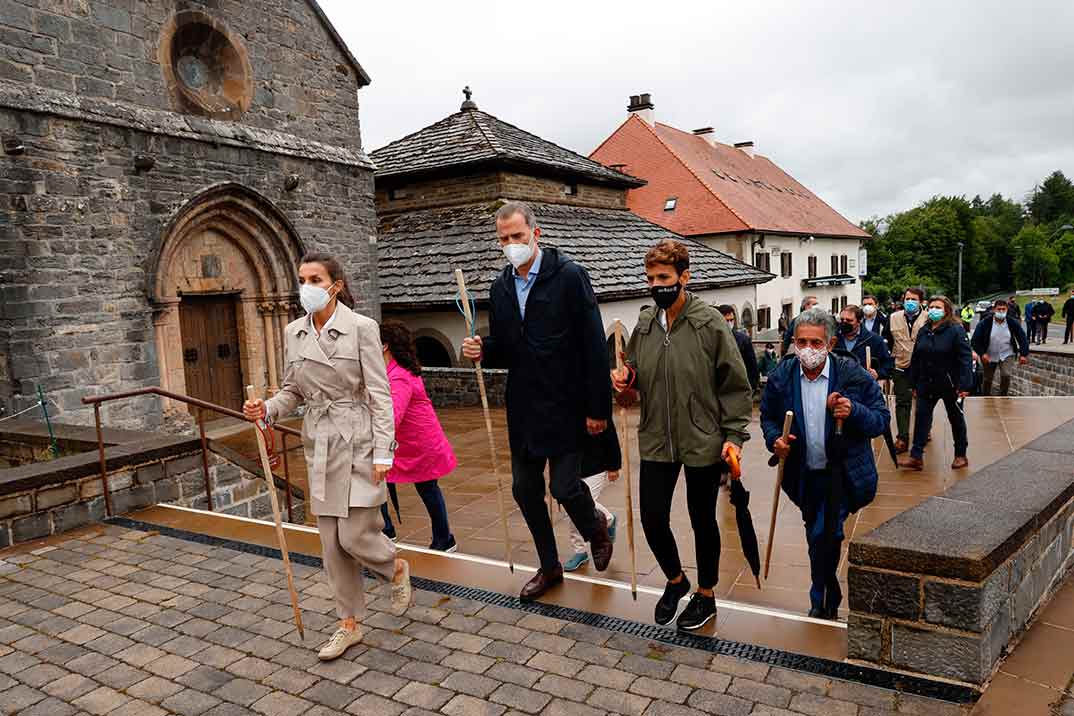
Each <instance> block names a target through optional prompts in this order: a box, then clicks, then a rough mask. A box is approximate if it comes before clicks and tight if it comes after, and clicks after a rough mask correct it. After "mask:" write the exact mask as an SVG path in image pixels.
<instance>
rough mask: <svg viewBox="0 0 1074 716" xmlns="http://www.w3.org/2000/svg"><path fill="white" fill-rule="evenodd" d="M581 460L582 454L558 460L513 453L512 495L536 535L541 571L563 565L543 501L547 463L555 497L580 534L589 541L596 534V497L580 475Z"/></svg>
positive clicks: (570, 455)
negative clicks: (560, 563)
mask: <svg viewBox="0 0 1074 716" xmlns="http://www.w3.org/2000/svg"><path fill="white" fill-rule="evenodd" d="M581 458H582V455H581V453H579V452H571V453H567V454H566V455H557V456H555V457H536V456H533V455H528V454H524V453H523V454H519V453H512V454H511V477H512V482H511V492H512V493H513V494H514V496H515V502H516V503H517V504H518V508H519V509H520V510H521V511H522V517H523V518H525V520H526V526H528V527H529V528H530V534H531V535H533V545H534V547H536V548H537V556H538V558H539V559H540V560H541V569H543V570H545V571H546V572H547V571H550V570H552V569H555V568H557V567H559V566H560V565H559V551H558V550H557V549H556V535H555V532H553V530H552V518H551V517H549V515H548V506H547V505H546V504H545V501H544V466H545V463H548V472H549V475H550V480H549V488H550V490H551V491H552V497H554V498H555V499H556V501H557V502H559V504H561V505H563V509H564V510H566V511H567V516H568V517H570V518H571V522H573V523H574V526H575V527H577V528H578V532H579V534H581V535H582V537H583V538H584V539H585V541H586V542H589V541H591V540H592V538H593V536H594V534H595V533H596V531H597V514H596V509H597V508H596V506H595V505H594V504H593V495H592V494H591V493H590V492H589V488H588V487H586V486H585V483H584V482H582V478H581V476H580V475H579V471H580V470H581V469H582V465H581Z"/></svg>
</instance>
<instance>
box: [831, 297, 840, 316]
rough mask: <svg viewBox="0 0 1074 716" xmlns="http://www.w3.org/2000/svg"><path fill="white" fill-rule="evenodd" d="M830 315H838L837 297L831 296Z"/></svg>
mask: <svg viewBox="0 0 1074 716" xmlns="http://www.w3.org/2000/svg"><path fill="white" fill-rule="evenodd" d="M832 315H833V316H838V315H839V299H838V298H833V299H832Z"/></svg>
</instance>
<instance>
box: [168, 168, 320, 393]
mask: <svg viewBox="0 0 1074 716" xmlns="http://www.w3.org/2000/svg"><path fill="white" fill-rule="evenodd" d="M302 253H303V248H302V243H301V241H300V239H299V237H298V234H297V232H296V231H295V230H294V227H293V226H292V225H291V223H290V222H289V221H288V220H287V219H286V217H284V215H283V214H282V213H281V212H280V210H279V209H277V208H276V207H275V206H274V205H273V204H272V202H270V201H269V200H268V199H266V198H265V197H263V196H261V195H260V194H258V193H257V192H255V191H253V190H252V189H249V188H247V187H244V186H242V185H240V184H234V183H226V184H219V185H216V186H213V187H210V188H208V189H206V190H205V191H203V192H201V193H200V194H198V195H197V196H195V197H194V198H192V199H190V200H189V201H187V202H186V203H185V204H184V205H183V206H181V207H180V208H179V210H178V211H177V212H176V214H175V217H174V218H173V219H172V220H171V222H169V224H168V225H167V226H166V227H165V230H164V233H163V235H162V237H161V242H160V246H159V251H158V252H157V255H156V258H155V261H154V267H153V270H152V271H151V272H150V286H149V287H148V289H149V296H150V300H151V301H152V303H153V305H154V309H155V315H154V325H155V327H156V344H157V356H158V360H159V361H160V374H161V384H162V387H164V388H165V389H167V390H172V391H174V392H177V393H182V394H189V391H188V386H187V378H186V370H185V367H184V358H189V357H190V356H184V351H183V345H184V335H183V332H182V331H183V328H182V326H183V322H182V321H181V317H180V307H181V306H183V305H184V304H183V299H184V297H187V298H189V299H190V300H188V301H187V304H190V303H191V301H193V300H195V299H196V300H201V301H205V300H211V298H212V297H218V298H219V299H220V300H221V301H223V302H224V303H225V304H226V305H232V304H233V305H234V308H235V318H236V324H237V326H236V328H237V333H238V350H239V362H240V364H241V373H242V382H243V384H244V385H246V384H252V385H254V386H255V387H257V388H258V389H259V391H261V392H262V393H264V392H265V391H267V392H269V393H272V392H275V391H276V390H278V389H279V382H280V377H281V376H282V375H283V355H282V336H283V329H284V327H285V326H286V325H287V323H288V322H290V321H291V320H292V319H293V318H295V317H297V316H298V315H299V308H298V298H297V294H298V285H297V279H296V267H297V265H298V261H299V259H300V258H301V256H302ZM190 320H191V319H190V316H189V314H188V315H187V318H186V321H187V323H186V325H187V326H188V328H189V326H190ZM186 338H188V339H189V336H187V337H186ZM188 342H189V341H188ZM165 407H166V409H175V408H179V409H181V407H180V406H172V405H167V404H166V405H165Z"/></svg>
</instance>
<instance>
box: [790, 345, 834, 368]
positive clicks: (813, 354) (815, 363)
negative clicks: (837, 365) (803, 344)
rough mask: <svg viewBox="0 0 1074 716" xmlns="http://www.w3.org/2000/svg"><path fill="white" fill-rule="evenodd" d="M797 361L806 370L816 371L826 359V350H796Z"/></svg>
mask: <svg viewBox="0 0 1074 716" xmlns="http://www.w3.org/2000/svg"><path fill="white" fill-rule="evenodd" d="M796 350H797V352H798V360H800V361H802V366H803V367H804V368H805V369H806V370H816V369H817V368H820V367H821V366H822V365H824V361H826V360H827V359H828V349H827V348H798V349H796Z"/></svg>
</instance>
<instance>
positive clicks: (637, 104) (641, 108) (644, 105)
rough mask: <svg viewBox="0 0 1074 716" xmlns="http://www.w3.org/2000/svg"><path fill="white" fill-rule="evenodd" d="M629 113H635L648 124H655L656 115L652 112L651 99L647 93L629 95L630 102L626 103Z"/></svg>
mask: <svg viewBox="0 0 1074 716" xmlns="http://www.w3.org/2000/svg"><path fill="white" fill-rule="evenodd" d="M627 112H628V113H629V114H636V115H638V117H640V118H641V119H643V120H645V121H646V122H647V123H649V124H650V125H653V124H656V115H654V114H653V101H652V98H651V97H650V96H649V93H648V92H646V93H645V94H632V95H630V104H629V105H627Z"/></svg>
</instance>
